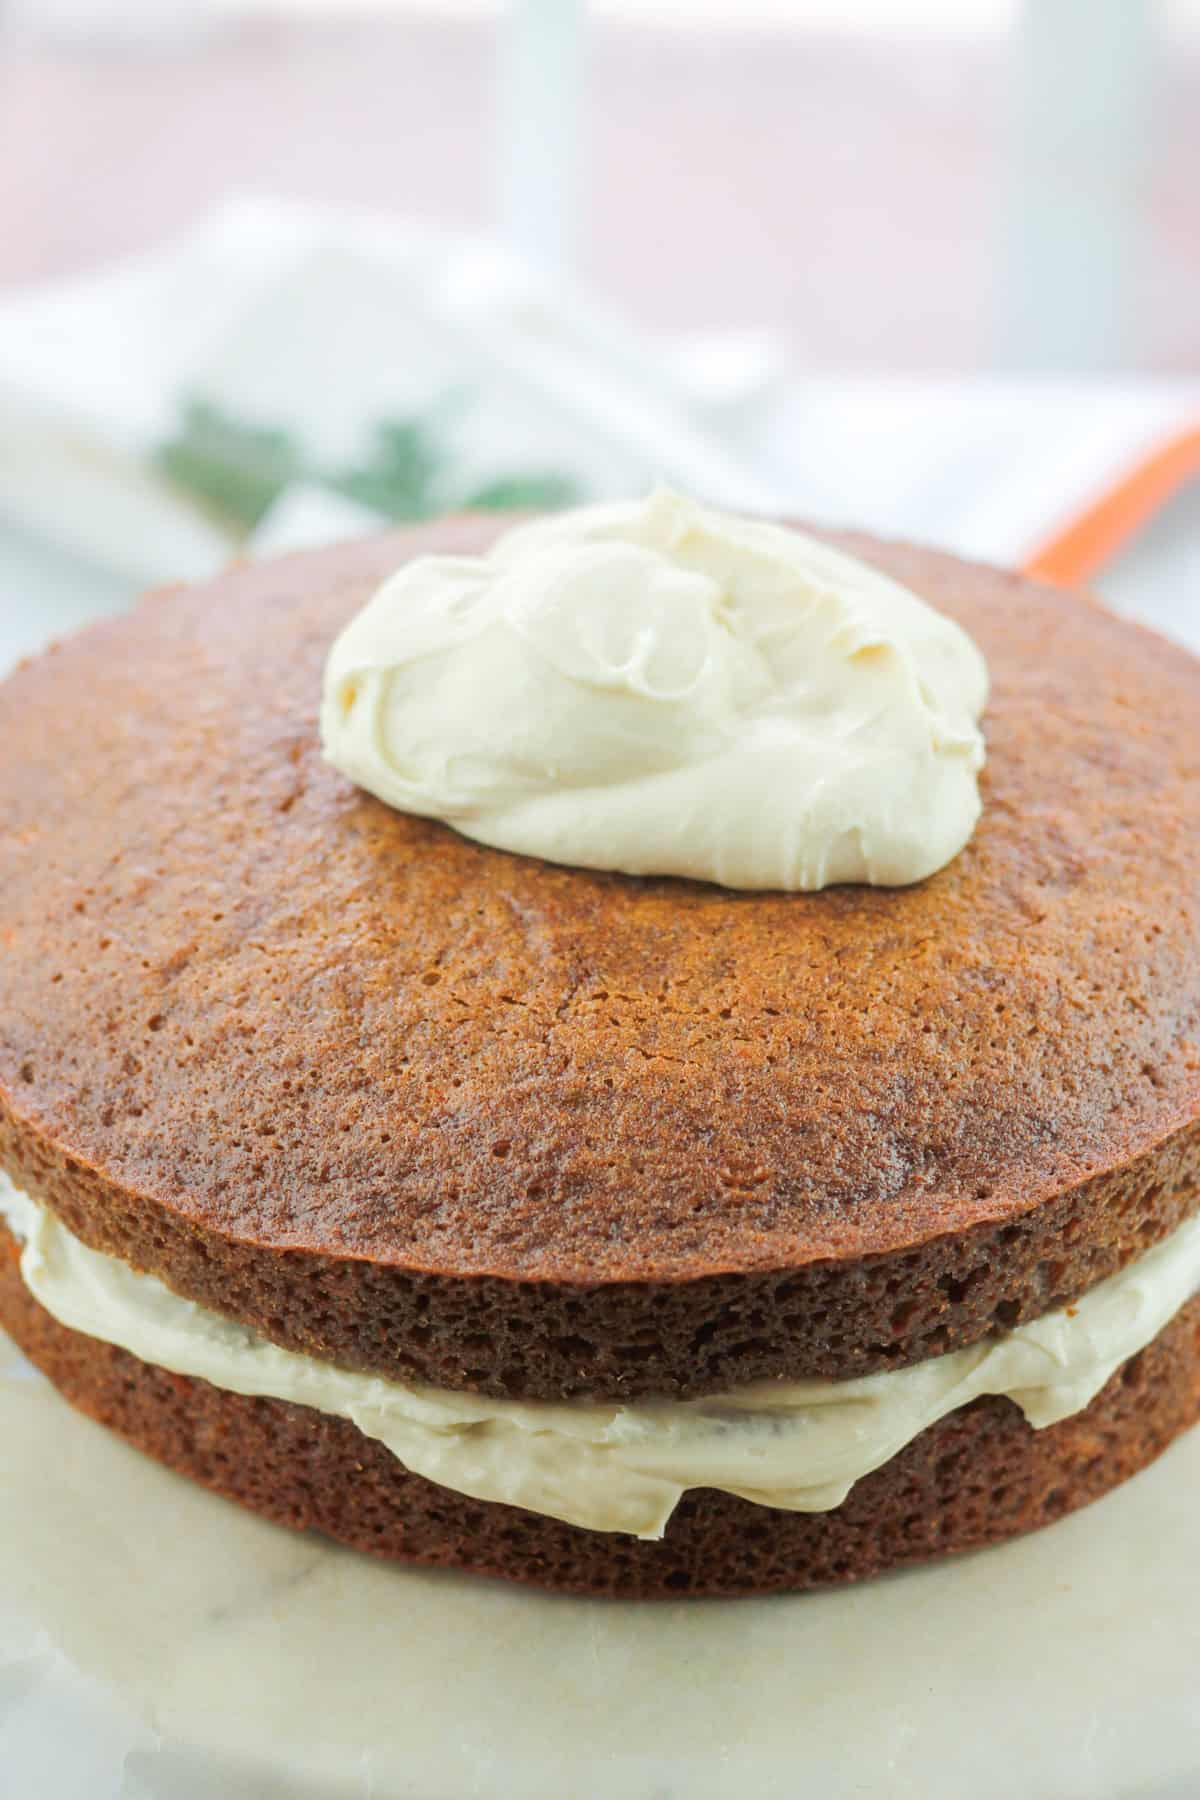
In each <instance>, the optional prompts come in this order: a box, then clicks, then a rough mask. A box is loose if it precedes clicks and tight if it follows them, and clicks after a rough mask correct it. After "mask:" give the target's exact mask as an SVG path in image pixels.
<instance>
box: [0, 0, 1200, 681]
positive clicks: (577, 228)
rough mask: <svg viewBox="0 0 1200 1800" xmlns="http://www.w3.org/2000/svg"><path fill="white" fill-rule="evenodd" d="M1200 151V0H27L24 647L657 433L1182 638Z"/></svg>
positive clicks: (13, 44)
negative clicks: (285, 554)
mask: <svg viewBox="0 0 1200 1800" xmlns="http://www.w3.org/2000/svg"><path fill="white" fill-rule="evenodd" d="M1198 176H1200V0H591V4H590V5H588V4H585V3H584V0H510V3H509V4H502V3H501V0H495V3H493V4H488V3H487V0H441V3H439V0H425V3H424V4H417V3H410V0H391V3H388V4H385V3H384V0H375V3H374V4H371V3H369V0H357V3H352V0H170V3H169V4H168V3H166V0H0V660H2V661H8V660H11V657H12V656H13V655H14V654H16V653H17V652H18V651H20V650H22V649H24V648H27V647H29V646H30V645H31V644H33V643H35V642H37V641H39V640H40V639H41V638H43V637H44V636H45V635H46V633H47V631H48V630H52V629H57V628H61V627H62V626H64V625H68V624H70V623H72V622H73V621H74V620H75V619H76V618H80V617H84V616H87V615H88V614H89V613H90V612H92V611H95V610H98V609H102V608H104V607H107V606H112V605H118V604H122V603H124V602H125V601H126V600H127V599H128V598H129V597H130V596H131V595H132V593H134V592H135V591H136V590H137V589H138V588H139V587H141V586H143V585H145V584H146V583H152V582H158V581H167V580H171V579H175V578H188V577H192V576H196V575H200V574H203V573H205V572H207V571H208V570H209V569H212V568H215V567H219V566H220V563H221V561H222V560H224V559H225V558H226V557H227V556H228V555H230V554H232V553H234V552H242V551H247V550H248V551H249V552H250V553H257V552H259V551H263V550H268V549H277V548H285V547H288V546H290V545H294V544H295V545H299V544H304V543H308V542H313V541H319V540H321V539H323V538H326V539H327V538H330V537H333V536H337V535H344V534H346V533H349V532H352V531H356V530H362V529H365V528H368V527H370V526H372V525H374V524H375V523H377V522H378V521H380V520H386V519H402V518H406V517H412V516H419V515H421V514H424V513H428V512H432V511H437V510H439V509H441V508H443V507H446V506H455V505H462V504H474V505H479V504H483V505H494V506H499V507H502V506H506V505H510V504H511V505H517V504H534V505H553V504H560V503H563V502H565V501H569V500H573V499H577V498H579V499H582V498H588V497H603V496H605V495H608V494H615V493H622V492H629V491H632V490H635V489H638V488H640V487H644V486H645V485H646V483H647V482H648V481H650V480H654V479H665V480H668V481H671V482H673V483H674V484H676V485H678V486H681V487H684V488H687V489H690V490H691V491H693V492H696V493H698V494H700V495H701V496H702V497H705V498H710V499H712V500H714V501H717V502H724V503H728V504H730V505H734V506H743V507H747V508H753V507H765V508H770V509H776V508H778V509H787V510H791V511H794V512H798V513H801V514H804V515H806V516H808V517H812V518H815V519H827V520H830V521H831V522H836V521H842V520H847V521H853V522H856V523H861V524H865V525H867V526H871V527H874V528H876V529H879V530H881V531H884V532H894V533H901V534H905V535H912V536H916V537H922V538H925V539H928V540H930V541H936V542H940V543H943V544H947V545H949V546H951V547H955V548H959V549H961V550H962V551H963V552H965V553H967V554H972V555H979V556H983V557H986V558H989V559H992V560H998V561H1004V562H1011V563H1018V564H1021V563H1025V564H1032V565H1033V566H1035V567H1040V568H1042V569H1044V570H1045V571H1046V572H1047V573H1050V574H1053V575H1054V576H1055V577H1056V578H1062V579H1090V580H1093V581H1095V582H1096V584H1097V585H1099V586H1100V588H1101V589H1102V591H1104V592H1106V593H1107V594H1109V596H1110V597H1111V598H1112V599H1113V600H1114V602H1115V603H1117V604H1119V605H1122V606H1125V607H1127V608H1129V609H1131V610H1136V611H1138V612H1140V613H1142V614H1143V615H1144V616H1147V617H1150V618H1152V619H1154V620H1156V621H1157V622H1158V623H1160V624H1161V625H1163V626H1165V627H1166V628H1167V629H1170V630H1174V631H1176V632H1177V633H1179V634H1180V635H1182V636H1184V637H1191V638H1196V637H1198V636H1200V512H1198V511H1197V508H1196V504H1195V498H1194V494H1193V493H1192V491H1191V481H1190V476H1191V469H1192V465H1193V462H1200V442H1198V441H1197V440H1196V428H1197V426H1198V425H1200V199H1198V195H1200V181H1198ZM1064 534H1066V535H1065V537H1064ZM1064 546H1065V547H1064ZM1056 559H1057V560H1056Z"/></svg>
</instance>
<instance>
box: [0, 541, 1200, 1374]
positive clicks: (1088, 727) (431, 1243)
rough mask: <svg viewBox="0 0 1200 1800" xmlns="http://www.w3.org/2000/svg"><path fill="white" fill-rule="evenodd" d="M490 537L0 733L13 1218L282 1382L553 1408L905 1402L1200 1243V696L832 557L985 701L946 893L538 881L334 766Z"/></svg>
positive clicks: (1094, 619)
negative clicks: (55, 1222)
mask: <svg viewBox="0 0 1200 1800" xmlns="http://www.w3.org/2000/svg"><path fill="white" fill-rule="evenodd" d="M495 529H496V526H495V524H494V522H490V521H481V520H467V521H458V522H450V523H443V524H441V525H439V526H437V527H435V528H431V529H428V530H421V531H416V532H409V533H403V534H397V535H393V536H390V537H386V538H382V539H379V540H376V541H373V542H371V543H368V544H363V545H360V546H355V547H353V548H343V549H339V550H336V551H331V552H322V553H320V554H317V555H310V556H303V557H296V558H288V559H284V560H283V561H281V562H278V563H275V564H271V565H266V566H263V567H259V568H243V569H238V570H235V571H233V572H231V573H230V574H228V575H226V576H224V577H222V578H221V579H220V580H219V581H217V582H214V583H212V584H209V585H207V586H202V587H197V588H194V589H188V590H179V591H175V592H170V593H165V594H161V595H157V596H152V597H151V598H150V599H148V600H147V601H145V602H144V603H143V604H142V605H140V606H139V607H138V608H137V609H136V610H135V611H134V612H133V613H131V614H130V615H128V616H127V617H124V618H121V619H117V620H113V621H110V622H106V623H103V624H101V625H98V626H95V627H93V628H91V629H90V630H88V631H86V632H84V633H82V634H81V635H80V636H78V637H76V638H74V639H72V640H70V641H68V642H66V643H64V644H62V645H60V646H58V647H57V648H55V649H54V650H53V651H51V652H50V653H49V654H47V655H45V656H43V657H41V658H39V659H37V660H36V661H34V662H32V663H30V664H28V665H26V666H25V667H23V668H22V669H21V670H19V671H18V672H17V674H16V675H15V676H14V677H12V678H11V679H10V680H9V681H8V682H7V683H6V684H5V685H4V686H3V688H0V761H2V764H3V767H4V770H5V781H4V783H3V788H2V790H0V1162H2V1163H3V1164H4V1166H6V1167H7V1168H8V1169H9V1170H10V1172H11V1173H12V1175H13V1178H14V1179H15V1180H16V1181H17V1182H18V1183H19V1184H20V1185H21V1186H23V1187H25V1188H26V1189H28V1191H29V1192H30V1193H32V1194H33V1195H34V1196H35V1197H37V1198H39V1199H41V1200H43V1201H44V1202H45V1203H47V1204H49V1205H50V1206H52V1207H53V1208H54V1209H55V1210H56V1211H57V1212H58V1213H59V1214H60V1215H61V1216H62V1217H63V1218H64V1220H65V1221H66V1223H67V1224H68V1225H69V1226H70V1227H71V1229H72V1230H74V1231H75V1232H76V1233H77V1234H78V1235H79V1236H80V1237H82V1238H83V1239H84V1240H85V1241H86V1242H89V1243H92V1244H93V1245H95V1246H97V1247H98V1248H101V1249H105V1250H108V1251H110V1252H112V1253H114V1254H117V1255H120V1256H123V1257H124V1258H125V1259H126V1260H128V1261H130V1262H132V1263H134V1264H135V1265H136V1266H138V1267H142V1268H147V1269H151V1270H153V1271H154V1272H156V1273H158V1274H160V1275H162V1276H163V1277H164V1278H165V1279H167V1280H168V1281H169V1282H170V1283H171V1285H173V1286H174V1287H176V1288H177V1289H178V1290H179V1291H181V1292H183V1293H185V1294H188V1295H190V1296H191V1297H193V1298H196V1299H198V1300H200V1301H201V1302H202V1303H204V1304H205V1305H208V1306H211V1307H214V1308H216V1309H217V1310H219V1311H224V1312H226V1313H229V1314H231V1315H233V1316H235V1317H239V1318H243V1319H244V1320H245V1321H246V1322H247V1323H249V1324H251V1325H253V1326H255V1327H256V1328H257V1329H259V1330H261V1331H263V1332H265V1333H266V1334H267V1335H268V1336H271V1337H273V1338H275V1339H276V1340H277V1341H279V1342H281V1343H284V1344H288V1345H290V1346H292V1347H295V1348H299V1349H305V1350H309V1351H312V1352H315V1353H316V1354H319V1355H326V1356H330V1357H334V1358H336V1359H337V1360H339V1361H343V1362H346V1363H348V1364H350V1365H353V1366H361V1367H369V1368H377V1369H379V1370H381V1371H383V1372H386V1373H392V1374H396V1375H400V1376H406V1375H418V1376H420V1377H421V1378H422V1379H424V1380H428V1381H431V1382H434V1383H437V1384H441V1385H446V1386H468V1387H478V1388H480V1389H483V1390H485V1391H491V1392H495V1393H500V1394H504V1393H524V1394H526V1395H529V1396H532V1397H538V1396H541V1397H547V1398H552V1397H558V1396H562V1395H566V1396H569V1395H573V1394H583V1393H589V1394H597V1395H604V1394H617V1395H624V1396H632V1395H636V1394H639V1393H641V1394H646V1393H655V1394H664V1393H665V1394H670V1393H696V1392H703V1391H714V1390H718V1389H720V1388H721V1387H725V1386H730V1385H733V1384H735V1383H736V1382H739V1381H749V1380H754V1379H757V1378H759V1377H761V1376H765V1375H779V1376H785V1375H787V1376H805V1375H822V1376H841V1375H853V1374H858V1373H862V1372H864V1371H865V1370H867V1369H870V1368H879V1367H885V1366H888V1365H889V1364H895V1363H903V1362H907V1361H912V1360H915V1359H918V1358H920V1357H923V1356H926V1355H929V1354H933V1353H935V1352H936V1351H938V1350H941V1349H945V1348H948V1347H951V1346H954V1345H957V1344H961V1343H966V1342H971V1341H973V1340H975V1339H977V1338H979V1337H981V1336H984V1335H986V1334H988V1333H990V1332H992V1331H995V1330H997V1329H1005V1328H1007V1327H1009V1326H1011V1325H1012V1324H1015V1323H1016V1322H1018V1321H1019V1320H1020V1319H1022V1318H1026V1317H1030V1316H1034V1315H1036V1314H1038V1313H1040V1312H1042V1311H1045V1310H1047V1309H1048V1308H1049V1307H1051V1306H1052V1305H1054V1304H1056V1303H1058V1302H1060V1301H1061V1300H1063V1299H1065V1298H1069V1297H1071V1296H1072V1295H1074V1294H1077V1293H1079V1292H1081V1291H1083V1290H1084V1289H1086V1288H1087V1287H1089V1286H1091V1285H1092V1284H1093V1283H1094V1282H1096V1281H1099V1280H1100V1279H1102V1278H1103V1277H1104V1276H1105V1275H1107V1274H1110V1273H1112V1271H1113V1270H1114V1269H1115V1268H1117V1267H1119V1266H1121V1265H1122V1264H1123V1263H1125V1262H1126V1261H1127V1260H1128V1259H1129V1258H1130V1257H1131V1256H1133V1255H1135V1254H1137V1253H1138V1252H1139V1251H1140V1250H1142V1249H1144V1248H1146V1247H1147V1246H1148V1245H1149V1244H1150V1243H1152V1242H1154V1241H1156V1240H1157V1239H1158V1238H1159V1237H1161V1236H1162V1235H1163V1234H1164V1233H1165V1232H1166V1231H1168V1230H1169V1229H1170V1228H1171V1227H1172V1226H1173V1225H1174V1224H1175V1223H1177V1222H1178V1220H1179V1219H1181V1218H1182V1217H1184V1216H1186V1214H1188V1213H1189V1212H1191V1211H1192V1210H1194V1209H1195V1207H1196V1204H1197V1198H1198V1196H1197V1176H1198V1171H1200V1130H1198V1127H1197V1119H1198V1116H1200V1048H1198V1042H1200V665H1198V664H1197V663H1196V662H1195V661H1194V660H1193V659H1191V658H1190V657H1188V656H1187V655H1186V654H1185V653H1184V652H1182V651H1180V650H1178V649H1176V648H1174V647H1172V646H1170V645H1168V644H1166V643H1165V642H1163V641H1162V640H1160V639H1158V638H1157V637H1155V636H1154V635H1152V634H1150V633H1148V632H1146V631H1143V630H1141V629H1139V628H1137V627H1135V626H1132V625H1130V624H1128V623H1125V622H1122V621H1120V620H1118V619H1116V618H1115V617H1113V616H1111V615H1110V614H1108V613H1106V612H1104V611H1103V610H1101V609H1099V608H1097V607H1095V606H1093V605H1092V604H1091V603H1089V602H1088V601H1086V600H1083V599H1080V598H1077V597H1072V596H1070V595H1066V594H1062V593H1058V592H1054V591H1052V590H1049V589H1046V588H1042V587H1038V586H1035V585H1032V584H1030V583H1028V582H1025V581H1022V580H1020V579H1018V578H1016V577H1012V576H1008V575H1004V574H1000V573H998V572H995V571H992V570H987V569H982V568H977V567H973V566H970V565H967V564H964V563H962V562H959V561H956V560H955V559H952V558H949V557H946V556H942V555H936V554H933V553H930V552H926V551H921V550H916V549H912V548H908V547H903V546H897V545H889V544H882V543H877V542H873V541H871V540H867V539H864V538H858V537H847V538H841V539H839V540H838V541H839V542H841V543H843V544H844V545H845V546H846V547H848V548H849V549H851V550H852V551H854V552H856V553H857V554H859V555H862V556H864V557H865V558H867V559H868V560H870V561H872V562H874V563H876V564H877V565H878V566H880V567H882V568H884V569H885V570H886V571H887V572H888V573H890V574H892V575H894V576H896V577H897V578H898V579H899V580H901V581H903V582H905V583H907V584H908V585H909V586H910V587H912V588H913V589H914V591H915V592H917V593H918V594H919V595H921V596H922V597H924V598H926V599H927V600H929V601H930V602H931V603H932V604H933V605H934V606H936V607H938V608H939V609H941V610H943V611H944V612H946V613H948V614H949V615H950V616H951V617H953V618H955V619H957V620H958V621H959V622H960V623H961V624H962V625H964V626H965V627H966V629H967V630H968V631H969V632H970V633H971V635H972V636H973V637H974V638H975V640H976V641H977V642H978V643H979V645H980V647H981V648H982V650H983V651H984V654H985V656H986V658H987V661H988V664H989V667H990V671H991V677H992V688H993V692H992V698H991V702H990V705H989V708H988V712H987V714H986V717H985V721H984V723H985V729H986V733H987V738H988V752H989V762H988V767H987V770H986V771H985V775H984V779H983V797H984V811H983V817H982V819H981V822H980V824H979V827H978V829H977V831H976V834H975V837H974V838H973V840H972V842H971V843H970V844H969V845H968V846H967V848H966V849H965V850H964V851H963V852H962V854H961V855H960V856H958V857H957V858H956V859H955V860H954V861H953V862H952V863H951V864H950V865H949V866H948V867H947V868H946V869H944V870H943V871H942V872H941V873H940V874H938V875H936V876H934V877H933V878H932V879H930V880H928V881H926V882H924V883H922V884H921V885H919V886H917V887H913V888H908V889H894V890H885V889H869V888H861V887H855V888H840V889H830V890H827V891H826V892H824V893H820V894H812V895H801V894H793V895H762V894H753V895H744V894H738V893H733V892H729V891H725V890H722V889H719V888H715V887H708V886H703V885H699V884H688V883H683V882H679V881H674V880H669V879H634V878H630V877H625V876H619V875H604V874H596V873H588V872H583V871H578V870H574V869H569V868H561V867H555V866H550V865H547V864H544V863H541V862H539V861H536V860H534V859H531V858H523V857H516V856H510V855H507V854H505V853H503V852H499V851H495V850H490V849H486V848H483V847H481V846H479V845H476V844H473V843H470V842H468V841H467V840H465V839H463V838H461V837H459V836H458V835H456V834H455V833H454V832H453V831H451V830H449V829H448V828H446V827H444V826H441V825H438V824H435V823H431V822H427V821H423V820H420V819H416V818H412V817H407V816H404V815H402V814H400V813H397V812H394V811H392V810H390V809H389V808H387V807H386V806H384V805H382V804H381V803H380V802H378V801H376V800H375V799H373V798H371V797H369V796H367V795H365V794H363V793H361V792H359V791H357V790H356V789H355V788H353V787H352V786H351V785H350V784H349V783H348V782H347V781H346V780H345V779H344V778H343V777H341V776H340V775H338V774H337V773H336V772H335V771H333V770H332V769H331V768H329V767H328V766H327V765H326V764H325V763H324V762H323V760H322V758H321V755H320V751H319V745H318V739H317V730H316V714H317V705H318V699H319V693H320V683H321V669H322V663H323V659H324V656H325V653H326V651H327V649H328V647H329V644H330V642H331V640H332V638H333V636H334V635H335V633H336V632H337V630H338V629H339V628H340V627H341V625H343V624H344V623H345V622H346V620H347V619H348V618H349V617H350V616H351V615H352V614H353V613H354V611H355V610H356V609H357V608H358V607H359V606H360V605H361V604H362V603H363V601H364V600H365V598H366V597H367V595H368V594H369V592H370V591H371V589H372V587H373V586H374V585H375V584H376V583H377V582H378V581H379V580H380V579H381V578H382V577H383V576H384V575H385V574H387V573H388V572H390V571H391V570H392V569H394V568H395V567H396V566H397V565H398V564H399V563H400V562H402V561H403V560H404V559H405V558H406V557H409V556H412V555H414V554H417V553H419V552H421V551H424V550H428V549H437V550H468V549H472V548H476V547H479V546H482V545H483V544H484V543H485V542H486V541H487V539H488V537H489V535H490V534H491V533H492V532H493V531H494V530H495Z"/></svg>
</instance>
